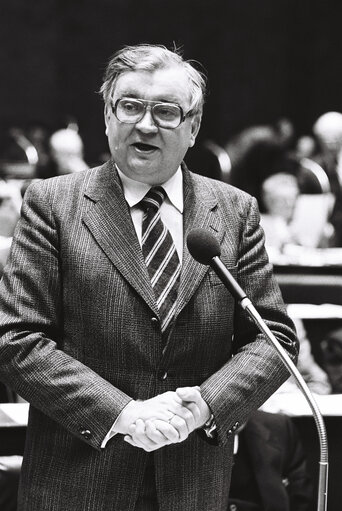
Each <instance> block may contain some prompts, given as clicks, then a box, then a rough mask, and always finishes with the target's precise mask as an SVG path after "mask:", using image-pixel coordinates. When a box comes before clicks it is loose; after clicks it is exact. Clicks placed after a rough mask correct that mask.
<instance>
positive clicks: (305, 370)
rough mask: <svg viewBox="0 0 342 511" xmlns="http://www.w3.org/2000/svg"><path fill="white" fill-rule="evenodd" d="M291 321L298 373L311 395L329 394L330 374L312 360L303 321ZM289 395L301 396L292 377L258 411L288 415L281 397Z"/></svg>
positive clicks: (331, 389) (330, 389)
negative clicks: (294, 328)
mask: <svg viewBox="0 0 342 511" xmlns="http://www.w3.org/2000/svg"><path fill="white" fill-rule="evenodd" d="M292 321H293V322H294V324H295V327H296V330H297V336H298V340H299V346H300V349H299V356H298V362H297V369H298V371H299V372H300V374H301V375H302V377H303V379H304V381H305V383H306V384H307V386H308V387H309V390H310V391H311V392H312V393H313V394H320V395H326V394H331V393H332V392H333V387H332V385H331V380H330V374H329V373H328V371H327V370H325V369H322V368H321V367H320V366H319V365H318V363H317V362H316V360H315V359H314V357H313V354H312V351H311V343H310V340H309V339H308V337H307V333H306V330H305V327H304V324H303V321H302V320H301V319H298V318H295V317H292ZM341 360H342V359H341ZM324 367H325V365H324ZM341 381H342V378H341ZM290 394H292V395H293V397H294V398H295V396H296V395H297V396H301V395H302V391H301V390H300V389H299V387H298V385H297V382H296V380H295V378H294V376H290V377H289V378H288V380H287V381H286V382H285V383H283V384H282V385H281V386H280V387H279V388H278V390H277V391H276V392H275V393H274V394H273V395H272V396H271V397H270V398H269V399H268V400H267V401H266V402H265V403H264V404H263V405H262V406H261V407H260V410H263V411H265V412H270V413H284V411H285V413H289V412H288V410H287V408H285V409H284V401H283V399H282V397H284V395H290ZM290 415H291V414H290Z"/></svg>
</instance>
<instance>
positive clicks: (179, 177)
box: [116, 165, 184, 213]
mask: <svg viewBox="0 0 342 511" xmlns="http://www.w3.org/2000/svg"><path fill="white" fill-rule="evenodd" d="M116 169H117V171H118V174H119V177H120V179H121V182H122V187H123V192H124V196H125V199H126V201H127V203H128V205H129V206H130V207H131V208H133V207H134V206H136V205H137V204H138V203H139V202H140V201H141V199H142V198H143V197H144V196H145V195H146V193H147V192H148V191H149V189H150V188H151V185H148V184H146V183H141V182H140V181H135V180H134V179H131V178H130V177H128V176H126V175H125V174H124V173H123V172H122V171H121V170H120V169H119V167H118V166H117V165H116ZM162 186H163V188H164V190H165V191H166V193H167V196H168V198H169V201H170V202H171V204H172V205H173V206H174V207H175V208H176V209H178V211H179V212H180V213H183V207H184V204H183V173H182V169H181V167H178V169H177V171H176V173H175V174H174V175H173V176H171V177H170V179H168V180H167V181H165V183H163V184H162Z"/></svg>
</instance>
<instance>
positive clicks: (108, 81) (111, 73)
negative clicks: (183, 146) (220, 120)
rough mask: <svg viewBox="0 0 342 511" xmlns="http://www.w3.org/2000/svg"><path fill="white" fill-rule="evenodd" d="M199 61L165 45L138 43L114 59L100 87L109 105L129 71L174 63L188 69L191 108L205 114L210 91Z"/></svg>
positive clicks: (186, 70)
mask: <svg viewBox="0 0 342 511" xmlns="http://www.w3.org/2000/svg"><path fill="white" fill-rule="evenodd" d="M194 64H195V62H194V61H190V60H184V59H183V57H182V56H181V55H180V53H179V52H178V51H177V50H174V51H171V50H168V49H167V48H166V47H165V46H162V45H150V44H138V45H136V46H125V47H124V48H122V49H121V50H119V51H117V52H116V53H115V54H114V55H113V57H112V58H111V59H110V61H109V63H108V65H107V68H106V71H105V74H104V77H103V84H102V86H101V89H100V91H99V92H100V94H102V97H103V100H104V102H105V104H109V103H110V100H111V98H112V94H113V92H114V89H115V85H116V82H117V80H118V78H119V76H120V75H121V74H123V73H125V72H127V71H149V72H153V71H156V70H157V69H163V68H166V67H171V66H180V67H181V68H183V69H184V71H185V72H186V74H187V77H188V80H189V92H190V110H191V111H192V112H193V114H201V113H202V110H203V104H204V97H205V91H206V77H205V75H204V73H202V72H200V71H198V70H197V69H196V68H195V67H194Z"/></svg>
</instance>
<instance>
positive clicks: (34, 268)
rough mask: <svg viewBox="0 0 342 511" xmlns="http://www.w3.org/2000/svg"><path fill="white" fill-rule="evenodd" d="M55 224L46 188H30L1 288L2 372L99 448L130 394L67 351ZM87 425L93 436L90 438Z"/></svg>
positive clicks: (42, 407) (17, 388)
mask: <svg viewBox="0 0 342 511" xmlns="http://www.w3.org/2000/svg"><path fill="white" fill-rule="evenodd" d="M56 222H57V221H56V219H55V218H54V215H53V212H52V208H51V204H50V200H49V198H48V196H47V194H46V193H45V192H44V188H42V187H35V186H31V187H30V188H29V189H28V190H27V192H26V194H25V200H24V203H23V208H22V218H21V220H20V221H19V224H18V226H17V230H16V233H15V236H14V240H13V246H12V250H11V254H10V258H9V263H8V265H7V267H6V269H5V272H4V275H3V279H2V282H1V287H0V298H1V308H0V357H1V370H0V377H1V379H4V381H6V383H7V384H8V385H9V386H10V387H12V388H13V389H14V390H15V391H16V392H18V394H20V395H21V396H23V397H24V398H25V399H26V400H27V401H29V402H30V403H31V404H32V405H33V406H34V407H37V408H39V409H40V410H42V411H43V412H44V413H46V414H47V415H49V416H50V417H51V418H53V419H54V420H55V421H57V422H59V423H60V424H61V425H62V426H63V427H65V428H67V429H68V430H69V431H70V432H72V433H73V434H75V435H77V436H78V437H79V438H81V439H82V440H87V442H88V443H90V444H91V445H93V446H94V447H96V448H100V445H101V442H102V441H103V439H104V437H105V435H106V434H107V432H108V431H109V429H110V427H111V426H112V424H113V422H114V420H115V419H116V417H117V416H118V414H119V413H120V411H121V410H122V409H123V407H124V406H125V405H126V404H127V403H128V402H129V401H130V399H131V398H130V397H129V396H127V395H126V394H125V393H124V392H121V391H120V390H119V389H117V388H115V387H114V386H113V385H111V384H110V383H109V382H107V381H106V380H104V379H103V378H101V377H100V376H99V375H98V374H97V373H96V372H94V371H92V370H91V369H89V368H88V367H87V366H85V365H84V364H82V363H81V362H79V361H78V360H76V358H74V357H73V356H70V354H67V353H65V352H64V351H63V346H62V341H61V339H62V334H63V332H62V329H63V317H62V306H61V299H62V298H61V293H62V285H61V271H62V268H61V261H60V258H59V239H58V229H57V225H56ZM84 430H88V432H89V433H90V434H87V435H86V436H84ZM82 431H83V434H82ZM85 437H86V438H85Z"/></svg>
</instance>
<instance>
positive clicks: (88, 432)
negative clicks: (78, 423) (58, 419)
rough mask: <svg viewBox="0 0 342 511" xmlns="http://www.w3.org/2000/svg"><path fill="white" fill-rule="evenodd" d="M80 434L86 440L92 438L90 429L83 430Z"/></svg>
mask: <svg viewBox="0 0 342 511" xmlns="http://www.w3.org/2000/svg"><path fill="white" fill-rule="evenodd" d="M80 433H81V435H82V436H83V437H84V438H85V439H86V440H89V439H90V438H91V431H89V429H81V430H80Z"/></svg>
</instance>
